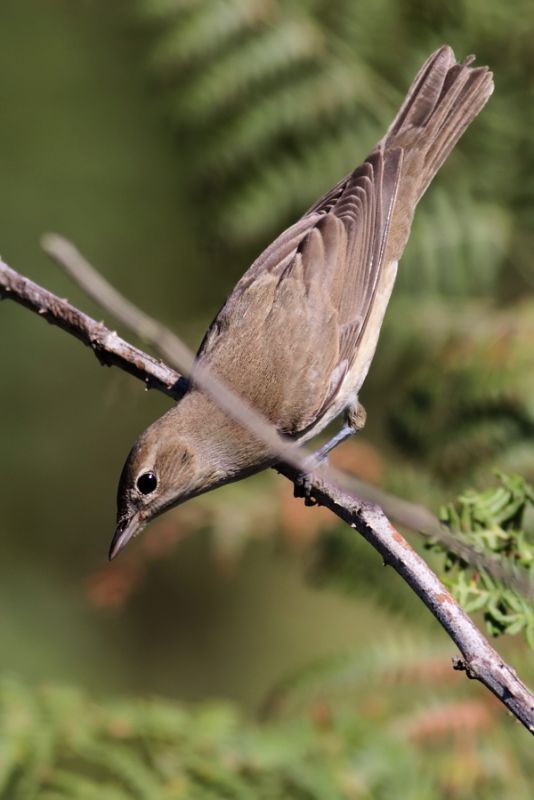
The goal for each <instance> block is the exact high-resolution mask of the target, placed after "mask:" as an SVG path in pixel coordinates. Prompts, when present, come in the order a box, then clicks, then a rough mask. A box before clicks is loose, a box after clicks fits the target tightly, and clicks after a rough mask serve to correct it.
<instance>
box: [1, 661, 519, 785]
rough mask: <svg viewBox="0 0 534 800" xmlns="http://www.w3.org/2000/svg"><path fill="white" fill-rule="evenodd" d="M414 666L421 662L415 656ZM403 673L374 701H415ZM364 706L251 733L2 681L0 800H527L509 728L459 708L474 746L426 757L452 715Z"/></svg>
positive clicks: (172, 712) (229, 710)
mask: <svg viewBox="0 0 534 800" xmlns="http://www.w3.org/2000/svg"><path fill="white" fill-rule="evenodd" d="M417 653H418V658H420V657H421V656H422V655H423V653H422V650H421V646H419V648H418V649H417ZM378 655H379V653H378V650H377V652H376V653H375V664H376V659H377V656H378ZM429 655H430V654H429V653H428V651H427V653H426V657H427V659H428V657H429ZM371 662H372V659H366V660H364V663H365V664H366V667H367V669H361V670H360V673H361V674H362V676H363V674H367V678H368V679H369V677H370V673H369V671H368V668H369V665H370V664H371ZM403 662H404V666H403V668H402V670H403V671H402V673H401V675H399V673H398V671H397V673H396V674H395V673H392V672H390V680H389V689H388V688H387V687H383V691H384V690H385V691H386V693H388V692H389V693H393V694H394V693H395V691H396V689H397V687H398V685H399V682H402V680H406V679H407V680H408V681H410V680H411V681H412V682H413V684H414V689H416V688H417V686H416V681H415V680H414V679H417V682H418V683H420V675H421V674H424V667H421V665H419V668H417V667H416V664H415V663H414V664H412V667H413V668H414V670H413V674H412V676H411V678H410V672H409V671H410V661H409V659H408V658H406V653H405V654H404V659H403ZM428 663H429V662H428V661H427V664H428ZM399 664H400V662H399ZM355 666H356V664H355ZM381 674H382V676H384V674H385V673H381ZM402 676H404V677H402ZM368 699H369V698H368ZM377 702H378V707H377V708H378V713H377V708H374V709H373V708H372V707H371V708H370V709H369V708H368V709H367V711H366V710H365V709H363V708H362V709H360V710H356V709H349V708H347V707H345V709H344V710H338V711H336V712H335V713H334V711H329V710H328V708H327V707H325V706H322V707H316V709H315V711H313V712H312V713H304V714H301V715H296V716H295V715H294V716H293V718H292V719H291V720H290V719H281V718H278V719H273V720H270V721H268V722H264V723H263V724H259V723H255V722H253V721H251V720H247V719H246V718H244V717H243V716H242V715H241V714H240V713H239V712H238V711H237V710H236V709H235V708H234V707H233V706H232V705H231V704H229V703H207V704H203V705H201V706H198V707H196V708H186V707H185V706H183V705H180V704H178V703H173V702H171V701H168V700H156V699H153V700H130V699H107V700H103V701H100V702H98V703H97V702H95V701H94V700H93V699H91V698H89V697H87V696H86V695H85V694H83V693H82V692H80V691H77V690H71V689H66V688H61V687H52V686H48V687H44V688H41V689H37V690H35V689H31V688H30V687H28V686H27V685H25V684H23V683H20V682H19V681H16V680H14V679H7V678H4V679H3V680H2V681H0V747H1V759H0V798H2V800H32V799H33V798H39V800H96V799H97V798H98V800H135V798H139V800H147V798H151V800H152V798H153V799H154V800H157V799H158V798H161V800H182V798H183V800H222V799H223V798H227V800H262V799H264V800H283V798H293V800H371V798H373V800H382V799H383V800H390V798H393V797H398V786H399V785H400V784H401V785H402V787H403V789H402V796H403V798H409V799H410V800H428V799H429V798H440V797H443V798H445V797H450V796H454V797H456V798H458V799H459V800H463V798H465V800H467V798H471V797H473V796H474V795H473V791H474V789H475V788H476V796H477V797H479V798H484V800H492V799H493V798H495V799H496V798H499V797H502V796H503V792H505V791H506V792H509V791H512V790H513V796H514V797H517V798H518V800H523V798H525V800H526V798H527V797H529V791H528V786H529V780H531V779H532V777H533V776H532V761H531V760H530V759H529V750H528V747H527V745H528V743H529V740H528V738H527V737H526V736H523V735H522V733H523V732H522V731H519V729H518V728H517V726H514V729H513V730H511V731H509V734H510V735H509V739H508V740H506V739H504V737H503V736H502V731H501V730H500V727H501V725H505V726H508V727H510V726H511V723H509V722H508V721H507V720H506V718H505V716H504V715H502V717H501V718H500V719H494V717H493V712H492V711H491V710H490V709H489V707H488V708H487V709H486V708H485V707H484V706H480V707H479V708H478V707H477V708H475V707H473V706H471V707H469V706H466V707H465V709H464V718H463V725H464V727H465V726H467V727H468V728H470V729H471V735H472V737H473V736H474V738H472V742H471V746H470V748H469V753H468V754H467V756H466V753H465V752H464V748H462V747H450V748H449V747H447V748H445V749H443V748H442V747H439V746H437V747H435V746H434V747H433V746H432V745H431V744H429V740H432V739H433V738H434V737H435V736H437V739H436V740H435V741H436V744H437V743H439V741H440V738H441V737H442V736H443V733H444V732H445V736H446V737H449V736H450V737H453V739H454V737H456V736H457V735H458V731H457V724H456V722H455V720H456V718H457V717H458V714H459V708H458V706H453V705H447V704H442V705H441V706H439V707H438V706H437V705H435V706H434V707H433V708H428V709H427V711H426V713H425V715H424V716H421V712H420V711H419V712H418V714H412V716H411V717H410V718H407V717H406V715H403V714H400V715H399V713H398V712H396V713H395V714H393V715H392V716H391V717H390V718H389V719H388V720H387V724H386V720H385V719H384V709H385V708H386V704H385V703H384V698H382V699H380V697H379V696H378V695H377ZM465 712H468V713H467V714H466V713H465ZM447 714H448V715H449V716H448V717H447V716H446V715H447ZM444 715H445V716H444ZM444 721H445V725H444ZM443 728H444V731H443ZM488 728H490V729H491V732H492V735H491V736H487V735H486V734H487V729H488ZM425 732H426V734H425ZM422 733H423V734H425V735H424V736H423V738H422V737H421V734H422ZM478 733H480V734H481V735H480V738H478ZM385 751H387V754H388V756H387V758H384V757H383V752H385Z"/></svg>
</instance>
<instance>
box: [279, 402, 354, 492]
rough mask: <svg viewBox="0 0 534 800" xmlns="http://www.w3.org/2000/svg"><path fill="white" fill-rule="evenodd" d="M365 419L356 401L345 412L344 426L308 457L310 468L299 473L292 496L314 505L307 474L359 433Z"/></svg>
mask: <svg viewBox="0 0 534 800" xmlns="http://www.w3.org/2000/svg"><path fill="white" fill-rule="evenodd" d="M366 419H367V412H366V410H365V408H364V407H363V406H362V404H361V403H360V402H359V401H358V400H357V401H356V403H355V404H354V406H351V407H350V408H349V409H348V410H347V415H346V418H345V424H344V425H343V427H342V428H341V430H340V431H338V432H337V433H336V434H335V435H334V436H332V438H331V439H329V440H328V442H326V444H323V445H322V447H320V448H319V449H318V450H316V451H315V452H314V453H312V455H311V456H310V468H309V471H306V472H303V473H301V475H300V476H299V477H298V478H297V480H296V481H295V484H294V495H295V497H304V502H305V504H306V505H307V506H312V505H314V501H313V499H312V498H311V497H310V489H311V486H310V477H309V472H311V470H312V469H316V468H317V467H318V466H320V465H321V464H323V463H324V462H325V461H326V460H327V458H328V454H329V453H330V452H331V451H332V450H333V449H334V448H335V447H337V446H338V445H339V444H341V443H342V442H344V441H345V439H348V438H349V437H350V436H354V434H356V433H358V431H361V429H362V428H363V426H364V425H365V420H366Z"/></svg>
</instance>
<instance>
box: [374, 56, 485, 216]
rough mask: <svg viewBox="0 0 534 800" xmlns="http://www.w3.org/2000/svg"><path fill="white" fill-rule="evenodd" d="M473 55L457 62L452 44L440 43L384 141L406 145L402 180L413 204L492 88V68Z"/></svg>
mask: <svg viewBox="0 0 534 800" xmlns="http://www.w3.org/2000/svg"><path fill="white" fill-rule="evenodd" d="M473 60H474V56H469V57H468V58H467V59H466V60H465V61H464V62H463V64H459V63H457V62H456V58H455V56H454V53H453V51H452V49H451V48H450V47H448V46H447V45H444V46H443V47H440V49H439V50H437V51H436V52H435V53H434V54H433V55H432V56H430V58H429V59H428V60H427V61H426V62H425V64H423V66H422V67H421V69H420V70H419V72H418V74H417V76H416V78H415V80H414V82H413V84H412V86H411V88H410V90H409V92H408V95H407V97H406V100H405V101H404V103H403V104H402V106H401V108H400V110H399V112H398V114H397V116H396V117H395V119H394V120H393V123H392V124H391V126H390V127H389V130H388V131H387V133H386V135H385V137H384V138H383V139H382V141H381V142H380V147H381V148H383V149H384V150H385V151H388V150H390V149H394V148H397V147H401V148H402V149H403V151H404V161H403V181H404V185H405V187H406V188H407V189H410V188H411V190H412V191H410V192H409V193H410V194H411V195H412V197H411V198H410V199H411V201H412V202H413V203H414V204H415V203H416V202H417V201H418V200H419V198H420V197H421V196H422V195H423V193H424V192H425V190H426V189H427V187H428V185H429V184H430V182H431V180H432V178H433V177H434V175H435V174H436V172H437V171H438V170H439V168H440V167H441V165H442V164H443V162H444V161H445V159H446V158H447V156H448V155H449V153H450V152H451V150H452V149H453V147H454V145H455V144H456V143H457V141H458V139H459V138H460V137H461V135H462V134H463V132H464V131H465V130H466V128H467V127H468V126H469V124H470V123H471V122H472V121H473V119H474V118H475V117H476V116H477V114H478V113H479V112H480V111H481V109H482V108H483V106H484V105H485V104H486V102H487V100H488V99H489V97H490V95H491V93H492V91H493V77H492V74H491V72H490V71H489V69H488V68H487V67H472V66H471V64H472V62H473Z"/></svg>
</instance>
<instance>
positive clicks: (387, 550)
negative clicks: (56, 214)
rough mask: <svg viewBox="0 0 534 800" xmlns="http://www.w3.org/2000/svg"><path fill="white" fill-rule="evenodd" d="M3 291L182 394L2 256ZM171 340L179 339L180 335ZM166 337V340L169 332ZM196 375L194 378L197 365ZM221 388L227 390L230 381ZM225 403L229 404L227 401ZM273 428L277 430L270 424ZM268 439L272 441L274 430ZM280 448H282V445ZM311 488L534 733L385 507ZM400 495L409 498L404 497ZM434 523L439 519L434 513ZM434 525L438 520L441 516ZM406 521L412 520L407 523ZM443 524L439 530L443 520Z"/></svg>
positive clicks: (497, 668)
mask: <svg viewBox="0 0 534 800" xmlns="http://www.w3.org/2000/svg"><path fill="white" fill-rule="evenodd" d="M102 280H103V279H102ZM111 288H112V287H111ZM0 298H8V299H12V300H14V301H16V302H18V303H20V304H21V305H23V306H25V307H26V308H29V309H30V310H32V311H35V312H36V313H38V314H40V315H41V316H43V317H44V318H45V319H46V320H48V321H49V322H51V323H52V324H54V325H58V326H59V327H60V328H62V329H63V330H65V331H67V332H68V333H71V334H73V335H74V336H76V338H78V339H79V340H80V341H82V342H83V343H84V344H87V345H88V346H90V347H91V348H92V349H93V350H94V352H95V354H96V355H97V357H98V359H99V361H100V362H101V363H103V364H106V365H111V364H114V365H116V366H119V367H121V369H124V370H125V371H127V372H129V373H130V374H132V375H134V376H135V377H137V378H140V379H141V380H143V382H144V383H145V385H147V386H150V387H153V388H157V389H159V390H160V391H163V392H164V393H165V394H167V395H169V396H171V397H175V398H176V397H179V396H180V394H181V387H182V385H181V383H180V375H179V374H178V373H176V372H175V371H174V370H172V369H171V368H170V367H168V366H166V365H165V364H163V363H161V362H160V361H157V360H156V359H154V358H152V357H151V356H149V355H147V354H146V353H144V352H143V351H141V350H139V349H137V348H135V347H133V346H132V345H130V344H128V343H127V342H126V341H125V340H124V339H121V338H120V337H119V336H117V334H116V333H115V332H113V331H111V330H109V329H108V328H106V327H105V326H104V325H103V324H102V323H100V322H97V321H95V320H93V319H91V318H90V317H88V316H87V315H85V314H83V313H82V312H81V311H79V310H78V309H76V308H75V307H74V306H72V305H71V304H70V303H68V302H67V301H66V300H62V299H60V298H58V297H56V296H55V295H53V294H51V293H50V292H47V291H46V290H45V289H43V288H41V287H40V286H38V285H37V284H35V283H33V282H32V281H29V280H28V279H27V278H24V277H23V276H21V275H19V274H18V273H16V272H15V271H14V270H12V269H10V267H8V266H7V265H6V264H4V263H3V262H2V261H0ZM133 308H135V307H133ZM147 319H149V318H147ZM157 325H158V328H157V331H162V332H163V333H164V335H165V337H167V336H168V335H170V336H173V334H170V332H168V331H167V330H166V329H164V328H163V326H159V323H157ZM152 333H154V330H153V331H152ZM174 339H175V340H176V341H177V342H178V343H179V344H180V345H182V343H181V342H180V340H179V339H177V337H174ZM164 341H166V342H167V343H168V340H167V339H164ZM204 377H205V376H202V377H201V381H203V380H204ZM195 380H197V376H196V372H195ZM199 383H200V381H199ZM207 383H209V384H210V387H209V392H210V394H211V393H213V387H214V376H212V375H211V374H209V375H208V376H207ZM215 383H217V384H218V383H220V384H221V386H223V384H222V382H220V381H215ZM201 388H204V387H203V386H202V387H201ZM223 388H224V390H226V387H225V386H224V387H223ZM206 390H207V389H206ZM227 392H228V394H227V395H225V403H226V402H228V403H229V404H230V405H232V404H233V402H234V395H233V392H231V391H230V390H227ZM217 394H218V388H217ZM216 400H217V402H219V397H216ZM221 405H222V407H223V408H224V410H226V408H225V407H224V405H223V403H221ZM244 407H245V409H246V410H247V413H248V410H252V409H250V407H249V406H248V404H244ZM228 413H230V412H228ZM231 413H232V414H233V415H236V416H237V417H238V419H239V421H240V422H241V423H242V424H245V425H247V424H248V422H247V421H246V420H244V419H243V416H241V411H238V412H236V410H235V407H234V406H233V405H232V412H231ZM252 416H256V412H253V414H252ZM257 416H258V418H259V420H260V422H262V423H263V422H265V421H264V420H263V419H262V418H261V416H260V415H257ZM256 422H257V420H256V421H255V423H254V427H253V428H252V431H253V433H255V434H256V433H257V429H256V427H255V425H256ZM270 433H271V435H272V433H273V429H272V428H271V432H270ZM275 433H276V432H275ZM270 438H272V439H273V440H274V437H272V436H271V437H270ZM276 438H277V439H278V440H280V442H282V446H283V449H284V450H285V449H287V450H288V451H289V449H290V450H291V453H290V455H291V458H290V463H284V464H281V465H278V467H277V468H278V471H279V472H281V473H282V474H283V475H285V476H286V477H287V478H289V479H290V480H292V481H294V480H295V478H296V477H297V475H298V474H299V473H300V470H301V469H302V465H303V463H304V464H305V459H306V457H305V456H302V455H301V453H300V452H299V451H298V450H297V449H296V448H294V447H291V448H287V445H286V443H285V442H284V440H282V439H281V438H280V437H278V435H277V434H276ZM275 452H278V449H277V448H276V449H275ZM295 453H298V455H297V456H296V457H294V454H295ZM302 459H304V462H303V461H302ZM329 476H330V473H329ZM311 495H312V497H313V498H314V499H315V500H316V501H317V502H318V503H320V504H321V505H324V506H326V507H327V508H329V509H330V510H331V511H332V512H333V513H334V514H336V515H337V516H338V517H339V518H340V519H342V520H343V521H344V522H346V523H347V524H349V525H350V526H351V527H353V528H354V529H355V530H357V531H358V532H359V533H360V534H361V535H362V536H363V537H364V538H365V539H366V540H367V541H368V542H369V544H371V545H372V546H373V547H374V548H375V550H377V551H378V552H379V553H380V555H381V556H382V558H383V559H384V563H385V564H388V565H390V566H392V567H393V569H395V571H396V572H398V574H399V575H400V576H401V577H402V578H403V580H405V581H406V583H407V584H408V585H409V586H410V587H411V588H412V590H413V591H414V592H416V594H417V595H418V596H419V597H420V598H421V600H422V601H423V602H424V603H425V605H426V606H427V608H428V609H429V610H430V611H431V612H432V614H433V615H434V617H435V618H436V619H437V620H438V622H439V623H440V624H441V625H442V626H443V628H444V629H445V630H446V631H447V633H448V634H449V636H450V637H451V639H452V640H453V641H454V642H455V643H456V645H457V646H458V648H459V650H460V652H461V653H462V656H463V658H461V659H456V660H455V663H454V668H455V669H460V670H464V671H465V672H466V674H467V675H468V677H470V678H474V679H476V680H478V681H480V682H481V683H482V684H484V686H486V687H487V688H488V689H489V690H490V691H491V692H493V694H494V695H495V696H496V697H497V698H498V699H499V700H500V701H501V702H502V703H503V704H504V705H505V706H506V707H507V708H508V709H509V710H510V711H511V712H512V714H514V716H515V717H517V719H518V720H519V721H520V722H521V723H522V724H523V725H524V726H525V727H526V728H527V730H528V731H530V733H534V696H533V695H532V694H531V693H530V692H529V690H528V688H527V687H526V686H525V684H524V683H523V682H522V681H521V680H520V679H519V678H518V677H517V675H516V673H515V671H514V670H513V669H512V668H511V667H510V666H508V664H506V663H505V662H504V661H503V660H502V658H501V657H500V655H499V654H498V653H497V652H496V650H494V649H493V648H492V647H491V646H490V644H489V643H488V642H487V640H486V639H485V637H484V636H483V635H482V634H481V633H480V631H479V630H478V628H477V627H476V626H475V624H474V623H473V622H472V621H471V619H470V618H469V617H468V616H467V614H465V612H464V611H463V610H462V609H461V608H460V607H459V606H458V604H457V603H456V601H455V600H454V598H453V597H452V596H451V595H450V593H449V592H448V591H447V590H446V589H445V587H444V586H443V585H442V584H441V582H440V581H439V580H438V578H437V577H436V575H435V574H434V573H433V572H432V570H431V569H430V567H429V566H428V564H426V562H425V561H424V560H423V559H422V558H421V557H420V556H419V555H418V554H417V553H416V552H415V551H414V550H413V549H412V547H411V546H410V545H409V544H408V542H407V541H406V540H405V539H404V537H403V536H401V534H400V533H399V532H398V531H397V530H396V529H395V528H393V526H392V525H391V523H390V522H389V520H388V519H387V517H386V515H385V513H384V511H383V510H382V509H381V508H379V507H378V506H377V505H375V504H373V503H369V502H363V501H361V500H358V499H356V498H355V497H354V496H352V494H349V493H348V492H347V491H345V489H344V488H342V487H340V486H338V485H336V484H334V483H333V482H332V481H331V480H327V479H326V478H325V477H324V474H320V473H314V474H313V475H312V476H311ZM386 497H387V496H386ZM399 502H400V503H404V501H399ZM411 506H412V504H406V508H404V509H402V508H401V510H402V512H403V513H401V514H400V515H399V514H396V517H397V518H399V516H403V517H406V516H410V514H409V513H408V511H411V512H414V509H415V510H416V511H417V513H416V514H415V515H414V516H415V517H416V518H418V519H419V520H421V521H423V522H426V523H428V522H429V520H428V516H430V521H431V522H432V520H435V518H434V517H432V515H430V512H426V511H425V510H424V509H421V508H419V507H418V506H413V507H412V508H410V507H411ZM435 522H436V523H437V520H435ZM437 524H438V525H439V523H437ZM408 526H410V527H411V525H410V523H408ZM416 527H417V526H416ZM439 527H440V529H441V526H439Z"/></svg>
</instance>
